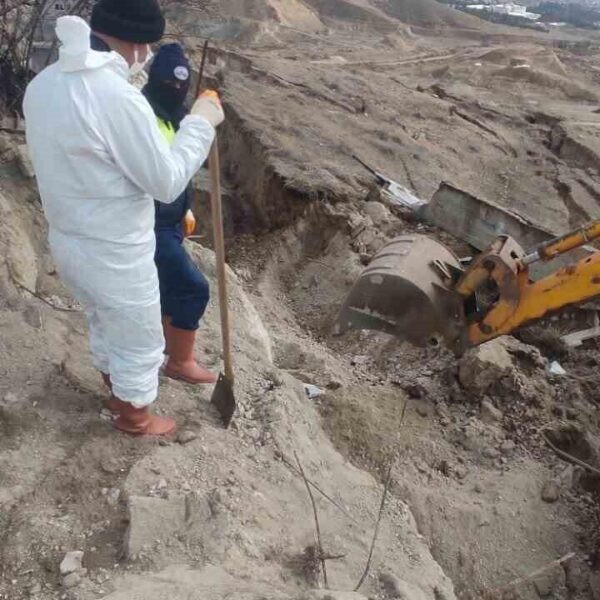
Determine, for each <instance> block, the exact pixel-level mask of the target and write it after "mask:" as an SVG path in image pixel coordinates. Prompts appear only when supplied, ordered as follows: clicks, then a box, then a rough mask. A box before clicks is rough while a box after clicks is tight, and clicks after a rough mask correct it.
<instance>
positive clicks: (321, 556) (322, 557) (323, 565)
mask: <svg viewBox="0 0 600 600" xmlns="http://www.w3.org/2000/svg"><path fill="white" fill-rule="evenodd" d="M294 457H295V458H296V462H297V463H298V469H300V473H301V474H302V479H304V485H305V486H306V490H307V491H308V495H309V497H310V502H311V504H312V509H313V515H314V518H315V528H316V531H317V547H318V549H319V560H320V561H321V569H322V570H323V582H324V583H325V588H326V589H329V582H328V581H327V565H326V562H327V558H326V556H325V552H323V543H322V541H321V526H320V525H319V513H318V511H317V503H316V502H315V497H314V496H313V493H312V490H311V489H310V483H309V482H308V479H307V478H306V474H305V473H304V469H303V468H302V463H301V462H300V459H299V458H298V453H297V452H294Z"/></svg>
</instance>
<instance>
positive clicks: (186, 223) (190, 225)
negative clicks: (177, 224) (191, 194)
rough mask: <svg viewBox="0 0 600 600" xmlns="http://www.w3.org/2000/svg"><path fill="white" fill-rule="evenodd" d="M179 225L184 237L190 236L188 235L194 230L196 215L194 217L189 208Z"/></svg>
mask: <svg viewBox="0 0 600 600" xmlns="http://www.w3.org/2000/svg"><path fill="white" fill-rule="evenodd" d="M181 225H182V227H183V235H184V237H190V235H192V234H193V233H194V231H196V217H194V213H193V212H192V211H191V210H188V211H187V212H186V213H185V217H183V221H182V222H181Z"/></svg>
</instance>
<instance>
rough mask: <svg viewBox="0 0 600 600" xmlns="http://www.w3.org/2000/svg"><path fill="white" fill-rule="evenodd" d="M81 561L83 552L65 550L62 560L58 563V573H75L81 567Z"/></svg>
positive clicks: (63, 574)
mask: <svg viewBox="0 0 600 600" xmlns="http://www.w3.org/2000/svg"><path fill="white" fill-rule="evenodd" d="M82 561H83V552H81V551H79V550H78V551H75V552H67V553H66V554H65V557H64V558H63V560H62V562H61V563H60V574H61V575H62V576H63V577H64V576H65V575H69V574H70V573H75V572H76V571H79V569H81V563H82Z"/></svg>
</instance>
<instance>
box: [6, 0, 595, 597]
mask: <svg viewBox="0 0 600 600" xmlns="http://www.w3.org/2000/svg"><path fill="white" fill-rule="evenodd" d="M170 31H171V32H172V34H173V35H176V36H177V37H181V36H184V38H185V41H186V42H187V43H188V44H189V45H190V47H191V48H192V49H193V48H194V47H196V46H197V45H198V42H199V39H198V37H200V38H201V37H202V36H204V35H210V37H211V38H212V39H213V40H214V44H215V47H214V50H213V52H212V53H211V57H210V59H211V60H210V61H209V62H210V64H209V73H208V76H209V77H210V78H211V83H213V84H215V85H218V86H219V87H220V89H221V92H222V94H223V97H224V101H225V108H226V112H227V117H228V121H227V124H226V125H225V126H224V128H223V130H222V131H221V134H220V135H221V150H222V153H223V160H224V175H225V176H226V188H227V197H226V213H227V228H228V233H229V236H228V244H229V249H228V257H229V263H230V266H231V271H230V273H229V276H230V284H231V286H232V291H231V298H230V301H231V304H232V308H233V312H234V317H235V319H234V349H235V361H236V377H237V379H236V395H237V397H238V400H239V401H240V410H239V413H238V415H237V416H236V419H235V421H234V424H233V427H232V428H231V429H230V430H228V431H224V430H223V429H222V428H221V427H220V425H219V422H218V419H217V416H216V415H215V414H214V412H213V410H212V409H211V407H210V404H209V402H208V400H209V398H210V393H211V390H210V389H194V388H191V387H189V386H185V385H182V384H179V383H175V382H172V381H169V380H164V381H162V383H161V397H160V401H159V404H158V406H159V407H160V408H159V410H164V411H165V412H169V413H173V414H175V416H176V417H177V418H178V421H179V423H180V425H181V433H180V434H179V436H178V437H177V438H175V439H174V440H169V441H167V442H160V443H159V442H157V441H153V440H135V439H130V438H128V437H124V436H121V435H118V434H116V433H114V432H113V431H112V429H111V427H110V424H109V423H108V421H107V417H106V415H102V414H101V411H100V405H101V400H102V398H103V396H104V394H106V390H105V389H103V387H102V385H101V382H100V378H99V376H98V374H97V373H95V372H94V370H93V368H92V366H91V362H90V359H89V356H88V354H87V350H86V331H85V321H84V319H83V316H82V315H81V313H80V312H79V310H78V307H77V306H76V305H75V304H73V303H72V301H71V300H70V298H69V295H68V293H67V291H66V290H65V288H64V287H63V286H62V284H61V282H60V279H59V277H58V275H57V273H56V271H55V268H54V266H53V264H52V260H51V257H50V256H49V254H48V248H47V243H46V229H45V227H46V225H45V222H44V219H43V214H42V212H41V207H40V204H39V199H38V197H37V193H36V190H35V181H34V180H33V179H32V178H31V177H29V176H27V175H26V170H27V169H26V166H27V165H26V164H24V161H23V159H22V157H21V156H20V154H19V152H18V148H19V146H20V145H22V144H23V142H24V138H23V136H22V135H21V134H19V133H8V132H3V133H0V217H1V218H0V331H1V334H0V432H1V436H0V597H1V598H6V599H10V600H20V599H21V598H35V599H39V600H46V599H51V598H61V599H62V598H68V599H73V600H75V599H77V600H79V599H81V600H88V599H94V598H104V597H106V598H109V599H111V600H117V599H118V600H126V599H127V600H130V599H137V598H140V599H141V598H144V599H147V600H159V599H161V600H162V599H167V598H169V599H175V600H179V599H183V598H198V599H205V598H206V599H213V598H215V599H225V598H232V599H233V598H235V599H238V598H239V599H247V600H250V599H252V600H259V599H266V598H268V599H273V600H275V599H282V598H289V599H300V598H328V597H330V598H333V599H334V600H345V599H348V600H353V599H354V600H361V599H363V600H364V598H373V599H375V598H377V599H387V598H401V599H403V600H454V599H455V598H458V599H464V600H467V599H473V600H474V599H480V598H494V599H496V600H497V599H499V598H511V599H519V600H535V599H537V598H554V599H555V600H563V599H564V600H567V599H568V600H597V598H599V597H600V575H599V574H598V573H597V569H598V567H599V566H600V565H599V564H598V543H599V542H600V520H599V517H600V512H599V510H598V503H597V499H596V496H597V491H598V481H597V479H595V478H594V477H593V476H592V475H590V474H589V473H588V472H586V470H584V469H582V468H581V467H578V466H575V465H573V464H571V463H569V462H566V461H564V460H562V459H561V458H559V457H558V456H557V455H556V454H555V453H554V452H553V451H552V450H551V449H550V447H549V446H548V443H547V441H546V439H548V440H549V441H550V442H552V443H553V444H554V445H555V446H556V447H558V448H559V449H562V450H563V451H566V452H568V453H570V454H572V455H574V456H576V457H577V458H579V459H581V460H584V461H586V462H587V463H589V464H591V465H592V466H595V467H597V468H600V437H599V429H598V426H599V422H598V409H597V406H598V402H599V401H600V393H599V392H598V376H597V371H598V366H599V362H600V354H598V352H597V349H596V347H595V346H594V345H593V343H592V345H591V346H590V347H588V348H584V349H581V350H577V351H571V352H570V353H565V352H564V351H563V349H561V348H560V347H558V346H557V345H556V344H548V343H546V344H542V343H541V342H540V340H541V338H542V336H540V334H539V332H537V334H536V335H532V336H530V338H529V341H531V340H533V341H536V343H537V345H538V346H539V348H540V349H541V350H540V349H538V348H537V347H534V346H528V345H525V344H524V343H523V342H519V341H517V340H516V339H513V338H505V339H502V340H499V341H497V342H493V343H490V344H488V345H486V346H484V347H482V348H481V349H479V350H477V351H473V352H470V353H469V354H468V355H467V356H466V357H464V358H463V359H461V360H460V361H459V360H457V359H456V358H454V357H453V356H451V355H449V354H447V353H446V352H444V351H441V350H436V351H434V350H420V349H415V348H412V347H410V346H407V345H405V344H402V343H401V342H399V341H397V340H394V339H389V338H386V337H384V336H382V335H379V334H373V333H362V334H358V333H356V334H351V335H349V336H347V337H344V338H341V339H340V338H337V337H335V336H334V335H333V334H332V322H333V319H334V317H335V315H336V312H337V310H338V308H339V305H340V302H341V301H342V299H343V297H344V295H345V293H346V292H347V291H348V289H349V287H350V285H351V284H352V282H353V281H354V279H355V277H356V276H357V275H358V273H360V270H361V269H362V267H363V265H364V264H365V263H367V262H368V261H369V259H370V257H372V256H373V254H374V253H375V252H376V251H377V250H378V249H379V248H380V247H381V246H382V245H383V244H384V243H385V241H386V240H387V239H390V238H392V237H393V236H394V235H397V234H399V233H402V232H405V231H414V230H418V231H425V232H426V233H430V234H431V235H435V236H439V237H441V239H443V240H444V241H446V242H447V243H449V244H451V245H452V246H453V247H454V248H455V250H456V251H457V252H459V253H460V254H464V255H466V254H468V253H469V252H470V251H471V250H470V249H469V248H468V247H465V245H464V244H462V243H461V242H460V240H451V239H449V238H448V237H447V236H444V234H443V233H442V232H440V231H434V230H431V229H429V228H426V227H424V226H423V225H419V224H415V223H414V222H408V221H406V220H405V219H404V218H403V216H402V215H401V214H399V213H398V212H395V211H392V210H390V209H389V208H388V207H386V206H385V205H384V204H382V203H380V202H374V201H373V200H374V198H377V194H376V192H374V191H373V189H372V186H373V182H372V178H371V176H370V175H369V173H368V172H366V171H365V170H364V169H363V168H362V167H361V166H360V165H359V164H358V163H357V162H356V161H355V160H353V159H352V155H353V154H356V155H358V156H359V157H360V158H362V159H363V160H364V161H366V162H367V163H369V164H372V165H373V166H374V167H377V168H378V169H379V170H381V171H383V172H385V173H386V174H387V175H389V176H390V177H392V178H394V179H396V180H398V181H399V182H401V183H402V184H403V185H405V186H406V187H408V188H409V189H411V190H412V191H413V192H414V193H415V194H417V195H418V196H420V197H421V198H423V199H425V200H428V199H429V198H430V197H431V196H432V194H433V193H434V192H435V191H436V189H437V187H438V186H439V184H440V182H442V181H451V182H452V183H453V184H455V185H457V186H459V187H461V188H463V189H465V190H467V191H469V192H470V193H473V194H475V195H478V196H481V197H483V198H488V199H490V200H492V201H494V202H496V203H498V204H501V205H502V206H505V207H507V208H511V209H513V210H515V211H518V212H519V213H521V214H522V215H523V216H525V217H527V218H528V219H530V220H531V221H532V222H534V223H536V224H539V225H540V226H543V227H545V228H548V229H550V230H552V231H556V232H560V231H563V230H564V229H565V228H567V227H568V226H570V225H576V224H579V223H581V222H583V221H585V220H588V219H590V218H597V217H598V216H600V210H599V204H598V202H599V198H600V173H599V170H600V154H599V153H600V148H599V142H598V131H600V117H599V115H598V112H597V110H598V107H599V105H600V100H599V98H600V86H599V85H598V84H599V78H598V67H597V66H596V65H597V64H598V60H597V59H598V56H599V55H600V46H598V45H597V42H596V40H595V39H594V38H593V37H590V35H589V34H587V37H584V35H583V34H582V33H580V32H575V31H560V32H559V33H560V35H559V34H558V33H550V34H547V35H544V34H536V33H529V32H527V33H524V31H523V30H519V29H514V30H513V29H503V28H499V27H494V26H491V25H489V24H487V23H483V22H481V21H479V20H477V19H475V18H472V17H469V16H467V15H464V14H461V13H457V12H454V11H453V10H452V9H449V8H446V7H442V6H439V5H437V4H436V3H435V2H434V1H433V0H431V1H429V0H412V1H408V0H406V1H402V2H384V1H375V0H373V1H371V2H368V1H367V0H310V1H307V2H300V1H297V0H289V1H283V0H253V1H252V2H246V1H244V2H242V1H235V0H230V1H227V2H220V3H216V2H215V3H211V2H198V6H197V9H194V10H189V11H180V10H175V11H174V12H173V13H172V14H171V22H170ZM196 56H197V55H196ZM198 187H199V189H200V190H204V189H205V188H206V177H205V175H203V176H200V177H199V179H198ZM367 196H368V199H369V202H366V199H367ZM198 212H199V214H200V215H206V214H207V213H206V196H205V194H204V193H201V195H200V202H199V206H198ZM206 229H207V228H206V227H205V226H203V224H201V226H200V228H199V231H198V234H199V235H200V236H203V235H205V234H206V233H207V232H206ZM209 238H210V236H207V237H205V238H200V243H198V244H197V243H194V244H190V246H189V247H190V251H191V252H192V253H193V254H194V256H195V258H196V259H197V260H198V261H199V263H200V264H201V265H202V267H203V268H204V270H205V271H206V273H207V275H208V277H209V278H210V280H211V282H213V284H214V258H213V255H212V252H211V251H210V249H209V248H208V246H209V243H208V242H209ZM203 244H204V245H203ZM215 287H216V286H215V285H213V289H215ZM560 327H561V324H560V323H553V324H551V325H550V326H547V327H546V331H545V334H546V338H549V339H551V340H552V339H554V340H555V338H556V335H554V336H553V335H552V334H553V331H552V329H553V328H556V329H557V330H559V329H560ZM548 330H550V331H548ZM534 333H535V332H534ZM219 334H220V332H219V325H218V314H217V308H216V303H215V302H214V301H213V302H212V303H211V306H210V309H209V313H208V315H207V317H206V320H205V323H204V325H203V329H202V331H201V336H200V340H199V348H198V350H199V352H200V353H201V355H202V356H203V358H205V360H206V362H207V364H209V365H211V366H214V368H215V369H218V368H219V366H220V338H219ZM554 359H559V360H560V362H561V364H562V365H563V367H564V368H565V369H566V371H567V375H566V376H552V375H550V374H548V370H547V367H548V364H549V361H550V360H554ZM304 384H311V385H314V386H317V387H318V388H319V390H320V391H319V393H317V394H312V395H313V396H315V397H309V396H308V395H307V393H306V391H305V387H304ZM309 390H311V391H313V390H312V388H309ZM295 454H297V455H298V457H299V459H300V461H301V464H302V465H303V467H304V469H305V471H306V474H307V476H308V478H309V479H310V480H311V481H312V482H314V484H316V486H318V488H319V490H320V491H318V490H317V489H315V488H313V489H314V494H315V499H316V503H317V506H318V512H319V516H320V522H321V530H322V541H323V547H324V550H325V552H326V554H327V555H329V556H332V557H337V558H332V559H331V560H328V561H327V571H328V584H329V587H330V588H331V589H332V590H337V591H335V592H326V591H325V590H324V589H323V588H324V581H323V578H322V577H321V576H320V575H319V564H318V560H317V561H315V556H314V554H315V543H316V541H315V526H314V522H313V512H312V509H311V505H310V501H309V498H308V494H307V492H306V488H305V486H304V483H303V480H302V478H301V477H299V475H298V470H297V466H296V461H295ZM389 465H392V470H391V478H390V482H389V490H388V492H389V493H388V496H387V502H386V505H385V509H384V511H383V516H382V520H381V524H380V528H379V537H378V540H377V542H376V544H375V548H374V554H373V560H372V564H371V567H370V571H369V574H368V576H367V577H366V579H365V581H364V583H363V585H362V587H361V589H360V592H359V593H358V594H356V595H353V594H352V593H351V590H353V589H354V588H355V587H356V585H357V583H358V581H359V579H360V578H361V574H362V573H363V570H364V568H365V564H366V561H367V555H368V553H369V547H370V544H371V539H372V536H373V530H374V528H375V524H376V521H377V518H378V511H379V508H380V504H381V498H382V494H383V491H384V482H385V481H386V474H387V469H388V467H389ZM73 551H80V552H83V558H82V565H81V568H78V567H79V566H78V565H76V566H75V568H74V569H73V570H72V572H67V571H69V569H63V571H64V572H63V573H62V574H61V570H60V565H61V561H62V560H63V558H64V557H65V554H66V553H68V552H73ZM564 557H567V558H566V559H565V560H564V561H562V562H557V561H558V560H560V559H563V558H564ZM513 582H514V583H513Z"/></svg>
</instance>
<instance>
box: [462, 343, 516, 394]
mask: <svg viewBox="0 0 600 600" xmlns="http://www.w3.org/2000/svg"><path fill="white" fill-rule="evenodd" d="M512 368H513V362H512V358H511V355H510V353H509V351H508V350H507V349H506V347H505V345H504V344H503V343H502V341H501V339H498V340H492V341H490V342H487V343H485V344H482V345H481V346H477V347H476V348H470V349H469V350H467V352H466V353H465V355H464V356H463V357H462V358H461V359H460V362H459V365H458V379H459V381H460V383H461V384H462V386H463V387H464V388H465V389H467V390H468V391H469V392H471V393H473V394H485V393H486V392H488V391H489V390H490V389H491V388H492V386H493V385H494V384H495V383H496V382H497V381H498V380H499V379H502V378H503V377H505V376H506V375H508V374H509V373H510V372H511V369H512Z"/></svg>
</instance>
